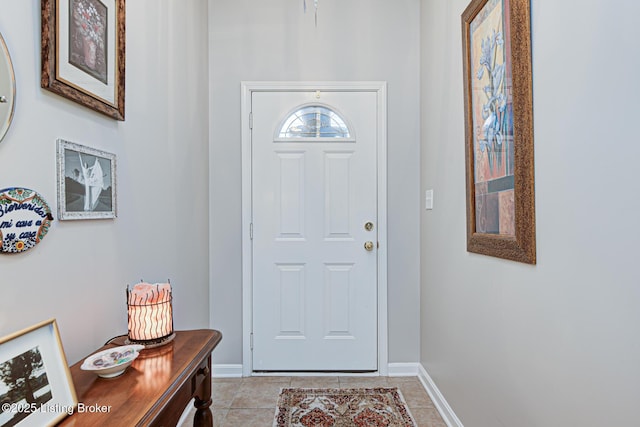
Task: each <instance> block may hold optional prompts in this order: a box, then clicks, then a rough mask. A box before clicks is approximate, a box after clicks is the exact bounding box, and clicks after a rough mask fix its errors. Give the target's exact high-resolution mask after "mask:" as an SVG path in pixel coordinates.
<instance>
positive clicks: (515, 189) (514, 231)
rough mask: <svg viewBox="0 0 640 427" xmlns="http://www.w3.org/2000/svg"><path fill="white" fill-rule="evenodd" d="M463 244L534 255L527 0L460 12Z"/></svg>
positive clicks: (504, 254)
mask: <svg viewBox="0 0 640 427" xmlns="http://www.w3.org/2000/svg"><path fill="white" fill-rule="evenodd" d="M462 48H463V67H464V112H465V160H466V191H467V250H468V251H469V252H474V253H479V254H484V255H490V256H494V257H499V258H504V259H509V260H513V261H519V262H523V263H528V264H535V263H536V227H535V194H534V152H533V107H532V105H533V103H532V76H531V30H530V0H473V1H472V2H471V3H470V4H469V6H468V7H467V8H466V9H465V11H464V12H463V14H462Z"/></svg>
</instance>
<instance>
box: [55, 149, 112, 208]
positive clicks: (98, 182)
mask: <svg viewBox="0 0 640 427" xmlns="http://www.w3.org/2000/svg"><path fill="white" fill-rule="evenodd" d="M57 144H58V145H57V151H58V154H57V163H58V168H57V169H58V171H57V172H58V219H60V220H65V219H108V218H115V217H116V216H117V206H116V156H115V154H112V153H107V152H105V151H102V150H96V149H95V148H90V147H85V146H84V145H80V144H76V143H73V142H69V141H65V140H63V139H59V140H58V142H57Z"/></svg>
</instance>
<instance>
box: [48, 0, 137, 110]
mask: <svg viewBox="0 0 640 427" xmlns="http://www.w3.org/2000/svg"><path fill="white" fill-rule="evenodd" d="M41 9H42V34H41V36H42V41H41V42H42V46H41V48H42V50H41V65H42V70H41V78H40V85H41V86H42V87H43V88H45V89H47V90H50V91H52V92H54V93H57V94H58V95H61V96H64V97H66V98H68V99H70V100H72V101H75V102H77V103H79V104H81V105H84V106H85V107H88V108H91V109H93V110H95V111H98V112H100V113H102V114H105V115H107V116H109V117H111V118H113V119H116V120H124V97H125V89H124V88H125V0H41Z"/></svg>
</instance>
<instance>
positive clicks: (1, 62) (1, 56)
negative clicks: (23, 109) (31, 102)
mask: <svg viewBox="0 0 640 427" xmlns="http://www.w3.org/2000/svg"><path fill="white" fill-rule="evenodd" d="M15 97H16V80H15V76H14V74H13V66H12V65H11V57H10V56H9V50H7V45H6V44H5V43H4V39H3V38H2V34H0V142H2V138H4V135H5V134H6V133H7V129H9V125H10V124H11V119H12V118H13V107H14V100H15Z"/></svg>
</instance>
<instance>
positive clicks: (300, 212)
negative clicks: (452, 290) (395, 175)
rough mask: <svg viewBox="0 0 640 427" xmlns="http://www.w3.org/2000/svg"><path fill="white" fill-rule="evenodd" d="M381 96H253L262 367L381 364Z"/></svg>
mask: <svg viewBox="0 0 640 427" xmlns="http://www.w3.org/2000/svg"><path fill="white" fill-rule="evenodd" d="M376 97H377V94H376V93H375V92H364V91H363V92H355V91H354V92H348V91H334V92H331V91H327V92H321V93H320V92H315V91H296V92H286V91H273V92H268V91H265V92H254V93H253V94H252V96H251V113H252V131H251V146H252V148H251V149H252V152H251V172H252V173H251V175H252V237H253V240H252V259H253V262H252V264H253V265H252V285H253V298H252V310H253V313H252V314H253V315H252V318H253V325H252V328H253V340H252V341H253V360H252V364H253V370H254V371H375V370H377V369H378V347H377V345H378V343H377V333H378V321H377V320H378V319H377V316H378V295H377V292H378V286H377V262H378V261H377V242H378V239H377V232H378V224H377V167H376V161H377V153H376V150H377V148H376V147H377V144H376V141H377V138H378V137H379V136H378V135H377V132H378V131H377V130H378V126H377V117H378V114H377V98H376ZM285 130H286V131H285ZM281 131H282V132H281Z"/></svg>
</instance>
